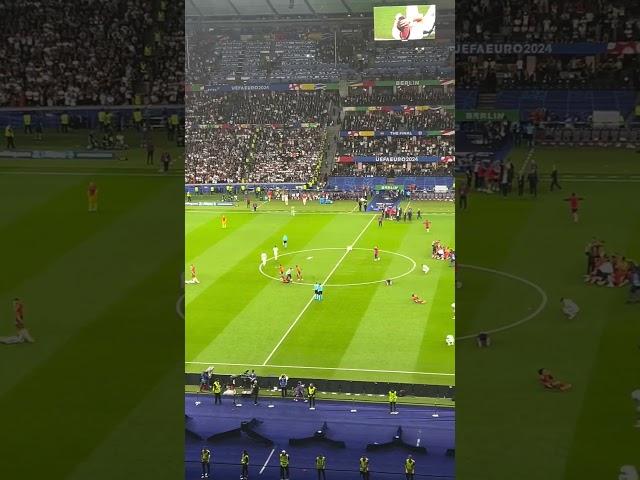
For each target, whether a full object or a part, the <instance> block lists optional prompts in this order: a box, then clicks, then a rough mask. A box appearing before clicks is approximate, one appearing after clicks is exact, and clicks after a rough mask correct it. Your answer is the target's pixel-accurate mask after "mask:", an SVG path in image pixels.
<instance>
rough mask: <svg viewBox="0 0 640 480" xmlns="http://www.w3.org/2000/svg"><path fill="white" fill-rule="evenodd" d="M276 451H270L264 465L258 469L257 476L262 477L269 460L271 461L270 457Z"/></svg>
mask: <svg viewBox="0 0 640 480" xmlns="http://www.w3.org/2000/svg"><path fill="white" fill-rule="evenodd" d="M275 451H276V449H275V448H274V449H273V450H271V453H270V454H269V456H268V457H267V461H266V462H264V465H263V466H262V468H261V469H260V473H258V475H262V472H264V470H265V468H267V464H268V463H269V460H271V457H272V456H273V452H275Z"/></svg>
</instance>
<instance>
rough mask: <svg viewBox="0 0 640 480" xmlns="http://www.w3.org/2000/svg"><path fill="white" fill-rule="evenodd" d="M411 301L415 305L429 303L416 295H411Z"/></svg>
mask: <svg viewBox="0 0 640 480" xmlns="http://www.w3.org/2000/svg"><path fill="white" fill-rule="evenodd" d="M411 301H412V302H413V303H419V304H423V303H427V302H426V301H424V300H422V299H421V298H420V297H419V296H417V295H416V294H415V293H412V294H411Z"/></svg>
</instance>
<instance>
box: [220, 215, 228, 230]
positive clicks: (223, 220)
mask: <svg viewBox="0 0 640 480" xmlns="http://www.w3.org/2000/svg"><path fill="white" fill-rule="evenodd" d="M221 223H222V228H227V217H226V216H224V215H222V219H221Z"/></svg>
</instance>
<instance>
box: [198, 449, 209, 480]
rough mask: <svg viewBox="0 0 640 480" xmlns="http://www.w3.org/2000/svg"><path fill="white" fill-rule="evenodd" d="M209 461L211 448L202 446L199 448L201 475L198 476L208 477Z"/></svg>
mask: <svg viewBox="0 0 640 480" xmlns="http://www.w3.org/2000/svg"><path fill="white" fill-rule="evenodd" d="M210 463H211V450H209V449H208V448H207V447H202V450H200V464H201V465H202V476H201V477H200V478H209V473H211V471H210V470H209V468H210Z"/></svg>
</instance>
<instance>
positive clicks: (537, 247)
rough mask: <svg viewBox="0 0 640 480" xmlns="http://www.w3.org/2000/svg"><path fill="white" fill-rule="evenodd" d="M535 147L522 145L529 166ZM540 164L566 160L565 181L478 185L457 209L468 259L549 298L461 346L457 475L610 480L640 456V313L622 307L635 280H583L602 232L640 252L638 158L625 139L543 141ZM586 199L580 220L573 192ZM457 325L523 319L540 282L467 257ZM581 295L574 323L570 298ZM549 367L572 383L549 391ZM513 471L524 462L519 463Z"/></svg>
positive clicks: (463, 256)
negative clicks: (566, 306)
mask: <svg viewBox="0 0 640 480" xmlns="http://www.w3.org/2000/svg"><path fill="white" fill-rule="evenodd" d="M525 155H526V150H524V149H522V150H520V149H519V150H515V151H514V152H513V154H512V157H513V160H514V162H515V163H517V164H521V163H522V161H523V159H524V158H525ZM534 158H535V159H536V161H537V163H538V166H539V171H540V172H542V173H543V175H544V174H546V175H548V174H549V172H550V171H551V168H552V165H553V164H554V163H555V164H557V165H558V169H559V171H560V174H561V177H560V183H561V184H562V187H563V189H562V190H561V191H556V192H549V183H550V182H549V179H548V177H546V176H545V177H543V180H542V182H541V186H540V187H541V188H540V190H541V192H540V194H539V196H538V198H537V199H533V198H531V197H530V196H528V195H525V196H523V197H517V196H510V197H508V198H502V197H501V196H500V195H497V194H496V195H486V194H473V193H472V195H471V196H470V198H469V209H468V210H467V211H463V212H458V213H457V216H456V235H457V238H458V242H457V243H458V250H459V252H460V255H459V262H460V264H461V265H465V264H467V265H474V266H481V267H488V268H492V269H495V270H499V271H503V272H507V273H510V274H513V275H516V276H519V277H522V278H524V279H526V280H529V281H530V282H533V283H535V284H536V285H538V286H539V287H540V288H541V289H542V290H543V291H544V292H545V294H546V295H547V296H548V303H547V304H546V306H545V307H544V308H543V310H542V311H541V312H540V313H539V314H538V315H536V316H535V317H533V318H532V319H530V320H529V321H527V322H526V323H523V324H521V325H519V326H516V327H514V328H510V329H507V330H504V331H502V332H498V333H495V334H494V335H493V345H492V346H491V348H489V349H485V350H480V349H478V348H477V347H476V345H475V342H474V341H473V340H466V341H460V342H459V343H458V345H457V355H458V357H457V372H456V375H457V381H458V386H457V392H456V393H457V397H456V398H457V402H456V404H457V411H458V421H457V428H458V431H457V433H458V435H457V437H458V439H459V440H458V445H457V452H456V458H457V460H456V469H457V475H458V476H459V477H460V478H475V479H491V480H501V479H511V478H514V475H515V476H517V478H518V479H520V480H530V479H531V480H534V479H540V478H545V479H548V480H560V479H583V478H611V477H613V476H615V474H616V472H617V471H618V470H619V468H620V466H622V465H625V464H635V465H639V464H640V455H639V453H638V452H640V436H639V432H638V429H637V428H634V427H633V423H634V422H635V415H634V408H633V403H632V401H631V398H630V393H631V391H632V390H633V389H635V388H638V386H639V385H640V370H639V369H638V368H637V365H638V362H639V356H640V351H639V350H638V340H639V339H640V323H639V322H638V318H639V317H640V315H639V311H638V306H637V305H628V304H625V300H626V296H627V293H628V290H627V288H624V289H615V288H613V289H612V288H604V287H597V286H592V285H586V284H584V283H583V280H582V274H583V273H585V267H586V259H585V257H584V247H585V245H586V244H587V242H588V241H589V240H590V239H591V237H592V236H594V235H595V236H597V237H600V238H602V239H604V240H605V241H606V245H607V251H608V252H610V253H613V252H619V253H621V254H624V255H627V257H630V258H634V259H636V260H640V250H639V246H638V241H637V240H638V235H639V233H640V203H638V202H637V200H636V197H637V191H638V186H639V185H640V168H639V167H638V155H637V153H634V152H633V151H628V150H611V149H587V148H572V149H568V148H545V147H537V148H536V150H535V152H534ZM573 191H575V192H576V193H577V194H578V195H580V196H582V197H584V199H585V200H584V202H583V204H582V207H581V211H580V221H579V223H577V224H574V223H573V222H572V221H571V217H570V212H569V206H568V204H567V202H565V201H563V198H566V197H567V196H568V195H569V194H570V193H571V192H573ZM459 275H460V280H461V281H462V283H463V285H462V288H461V289H459V290H457V292H456V297H457V306H458V312H457V320H458V322H457V332H458V335H459V336H465V335H473V334H474V333H476V332H478V331H482V330H488V329H492V328H498V327H502V326H506V325H509V324H511V323H513V322H516V321H518V320H520V319H523V318H526V317H527V316H529V315H530V314H531V313H532V312H535V310H536V309H537V308H538V307H539V306H540V305H541V302H542V297H541V295H540V293H539V292H537V291H536V290H535V289H534V288H532V287H531V286H529V285H526V284H524V283H522V282H519V281H516V280H514V279H509V278H506V277H503V276H500V275H497V274H495V273H490V272H485V271H480V270H475V269H471V268H464V267H461V268H460V272H459ZM563 296H565V297H569V298H572V299H573V300H575V301H576V303H577V304H578V305H579V306H580V308H581V312H580V314H579V315H578V316H577V317H576V318H575V319H574V320H572V321H568V320H566V319H565V318H564V316H563V315H562V313H561V310H560V303H559V300H560V297H563ZM541 367H545V368H548V369H550V370H551V371H552V372H553V373H554V374H555V375H556V376H557V377H558V378H561V379H563V380H566V381H569V382H571V383H572V384H573V385H574V388H573V389H572V390H571V391H569V392H566V393H554V392H549V391H545V390H543V389H542V388H541V386H540V385H539V384H538V381H537V374H536V371H537V370H538V369H539V368H541ZM514 472H515V473H514Z"/></svg>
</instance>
